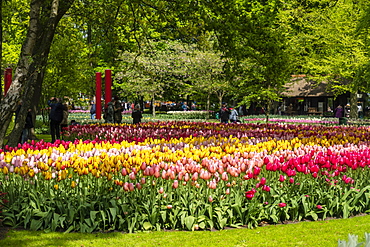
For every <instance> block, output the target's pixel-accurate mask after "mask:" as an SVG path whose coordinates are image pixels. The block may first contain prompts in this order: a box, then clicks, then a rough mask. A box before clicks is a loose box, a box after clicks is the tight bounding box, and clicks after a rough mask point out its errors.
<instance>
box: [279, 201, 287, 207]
mask: <svg viewBox="0 0 370 247" xmlns="http://www.w3.org/2000/svg"><path fill="white" fill-rule="evenodd" d="M278 205H279V207H280V208H283V207H286V203H284V202H280V203H279V204H278Z"/></svg>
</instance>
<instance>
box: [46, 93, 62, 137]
mask: <svg viewBox="0 0 370 247" xmlns="http://www.w3.org/2000/svg"><path fill="white" fill-rule="evenodd" d="M48 105H49V106H50V114H49V119H50V134H51V142H52V143H54V142H55V140H56V139H60V123H61V122H62V120H63V108H64V107H63V105H62V103H61V102H60V99H58V98H56V97H52V98H50V100H49V101H48Z"/></svg>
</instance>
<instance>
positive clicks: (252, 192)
mask: <svg viewBox="0 0 370 247" xmlns="http://www.w3.org/2000/svg"><path fill="white" fill-rule="evenodd" d="M254 193H255V192H254V191H252V190H248V191H247V192H245V197H246V198H247V199H248V200H252V199H253V197H254Z"/></svg>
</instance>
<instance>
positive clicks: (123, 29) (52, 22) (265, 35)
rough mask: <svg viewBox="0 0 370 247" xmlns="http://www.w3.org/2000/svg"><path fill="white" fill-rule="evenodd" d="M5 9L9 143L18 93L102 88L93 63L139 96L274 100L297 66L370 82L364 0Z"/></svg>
mask: <svg viewBox="0 0 370 247" xmlns="http://www.w3.org/2000/svg"><path fill="white" fill-rule="evenodd" d="M1 10H2V11H1V16H2V24H3V25H2V26H3V31H2V45H3V53H2V63H1V65H2V69H4V68H6V67H8V66H10V67H12V68H13V69H14V70H13V71H14V77H13V82H14V83H13V85H12V87H11V89H10V91H9V93H8V94H7V96H6V97H1V98H0V100H1V102H0V112H1V113H0V119H1V120H0V126H2V129H1V130H0V140H2V141H1V142H0V145H2V143H3V139H4V135H5V130H6V128H7V126H8V123H9V121H10V119H11V116H12V114H13V112H14V110H15V108H16V106H17V102H18V101H19V100H21V99H22V101H23V103H24V104H25V105H27V106H30V107H34V108H35V109H36V108H37V107H42V106H44V105H45V102H46V100H47V99H48V98H49V97H50V96H55V95H58V96H67V97H70V98H72V99H75V98H77V97H78V95H79V94H81V93H83V94H84V95H88V96H91V97H93V95H94V91H95V89H94V87H95V83H94V73H95V72H103V70H105V69H108V68H109V69H112V71H113V76H114V82H113V86H114V89H115V90H116V93H118V94H119V96H120V97H122V98H127V99H128V100H131V101H140V100H143V99H147V100H156V99H160V100H162V99H163V100H188V99H189V97H191V98H196V99H197V100H200V101H204V102H207V103H206V104H205V105H207V106H208V107H209V105H210V100H211V97H212V99H213V100H216V102H215V103H218V104H220V103H221V102H222V101H223V100H224V99H225V97H226V98H227V99H228V100H230V101H233V102H236V103H239V104H249V103H250V102H257V103H258V104H260V105H262V106H264V107H269V106H270V105H271V103H272V102H274V101H277V100H279V99H280V97H281V92H282V90H284V87H283V86H284V85H285V83H286V82H288V81H289V80H290V76H291V75H292V74H306V75H307V76H310V77H312V78H313V79H317V80H328V81H329V82H330V85H331V88H332V90H334V92H336V93H338V94H339V93H342V92H345V91H349V92H351V93H352V94H353V95H355V94H356V93H357V92H358V91H364V92H367V91H368V90H369V84H368V83H367V81H368V78H369V75H370V73H369V62H368V60H369V59H368V57H369V47H370V46H369V39H368V34H369V24H368V23H369V19H370V17H369V16H370V4H369V3H368V2H367V1H365V0H360V1H355V0H349V1H348V0H338V1H330V0H325V1H322V0H305V1H298V0H289V1H284V2H283V1H279V0H273V1H265V0H252V1H245V0H230V1H222V0H215V1H206V0H204V1H195V0H179V1H164V0H156V1H147V0H145V1H144V0H135V1H127V0H63V1H60V0H48V1H43V0H8V1H2V9H1ZM61 94H63V95H61ZM213 97H214V98H213ZM18 121H19V123H18V124H17V125H16V126H18V129H20V128H21V126H22V125H23V123H24V119H23V118H19V119H18Z"/></svg>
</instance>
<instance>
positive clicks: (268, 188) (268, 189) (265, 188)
mask: <svg viewBox="0 0 370 247" xmlns="http://www.w3.org/2000/svg"><path fill="white" fill-rule="evenodd" d="M262 190H264V191H266V192H270V190H271V188H270V186H267V185H264V186H263V188H262Z"/></svg>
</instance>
